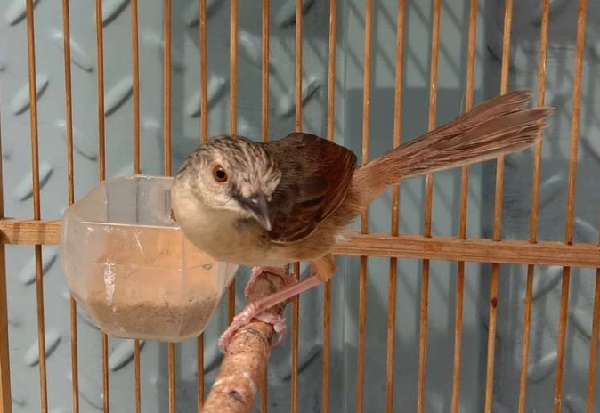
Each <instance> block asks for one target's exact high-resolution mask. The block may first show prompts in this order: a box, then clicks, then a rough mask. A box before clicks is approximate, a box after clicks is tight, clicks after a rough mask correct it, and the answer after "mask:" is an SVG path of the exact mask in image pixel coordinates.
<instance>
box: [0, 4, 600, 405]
mask: <svg viewBox="0 0 600 413" xmlns="http://www.w3.org/2000/svg"><path fill="white" fill-rule="evenodd" d="M173 3H174V4H173V13H172V16H173V21H172V86H173V95H172V99H173V100H172V102H173V107H172V115H173V122H172V123H173V130H172V137H173V165H174V167H177V166H178V165H179V164H180V163H181V162H182V161H183V159H184V157H185V156H187V154H188V153H189V151H191V150H192V149H193V148H194V147H195V146H196V145H197V144H198V142H199V123H200V106H199V90H200V89H199V73H200V70H199V55H200V53H199V41H198V5H197V2H196V1H188V0H185V1H183V0H182V1H176V2H173ZM207 3H208V14H209V19H208V42H207V44H208V50H207V53H208V70H209V74H208V89H209V90H208V96H209V101H210V107H209V133H210V134H211V135H213V134H219V133H224V132H228V131H229V79H230V73H229V15H230V14H229V13H230V10H229V2H227V1H219V0H209V1H208V2H207ZM339 3H340V4H339V5H338V51H337V85H336V88H337V94H336V140H337V141H338V142H340V143H343V144H346V145H348V146H349V147H350V148H352V149H353V150H355V151H356V152H360V145H361V138H362V136H361V126H362V124H361V118H362V93H363V92H362V70H363V69H362V68H363V48H364V46H363V41H364V29H363V27H364V7H365V6H364V2H363V1H359V0H350V1H344V2H339ZM396 3H397V2H395V1H392V0H385V1H384V0H381V1H377V2H375V6H374V7H375V8H374V17H375V19H374V32H373V62H372V82H373V83H372V87H373V90H372V95H371V107H372V113H371V124H370V132H371V147H370V153H371V156H372V157H376V156H378V155H380V154H382V153H383V152H384V151H385V150H387V149H389V148H390V147H391V145H392V122H393V121H392V119H393V85H394V70H395V69H394V64H395V39H396V10H397V4H396ZM480 3H481V4H480V14H479V17H478V28H477V35H478V41H477V55H476V70H475V74H476V79H475V93H476V95H475V98H476V101H479V100H482V99H484V98H486V97H489V96H493V95H496V94H497V93H498V89H499V83H500V82H499V57H501V44H502V28H503V8H504V2H503V1H501V0H487V1H482V2H480ZM551 3H552V10H551V18H550V36H549V49H548V92H547V103H548V104H549V105H552V106H555V107H556V109H557V113H556V116H555V118H554V120H553V121H552V122H551V125H550V128H549V130H548V132H547V133H548V139H546V142H549V143H548V144H546V145H545V146H544V152H543V164H542V187H541V188H542V189H541V200H540V239H545V240H562V237H563V232H564V215H565V205H566V184H567V166H568V151H569V140H570V125H571V106H572V101H571V100H572V98H571V95H572V81H573V67H574V63H573V62H574V43H575V38H576V15H577V5H576V3H577V2H573V1H570V2H569V1H564V0H563V1H558V0H557V1H553V2H551ZM35 4H36V7H35V20H36V56H37V78H36V79H37V81H36V86H37V99H38V128H39V140H40V180H41V183H42V195H41V204H42V216H43V217H44V218H58V217H59V216H60V214H61V212H62V210H63V209H64V207H65V206H66V204H67V175H66V149H65V120H64V119H65V115H64V98H65V95H64V76H63V69H64V68H63V66H62V64H63V59H62V40H63V39H62V19H61V4H60V1H59V0H37V1H35ZM442 7H443V11H442V23H441V30H442V36H441V49H440V66H439V76H438V79H439V83H438V110H437V123H438V124H440V123H443V122H445V121H448V120H450V119H452V118H453V117H455V116H456V115H458V114H459V113H460V111H461V110H462V108H463V107H464V90H465V74H466V62H467V58H466V50H467V31H466V28H467V26H468V13H469V9H468V8H469V6H468V1H467V0H446V1H444V2H443V6H442ZM589 7H590V10H589V17H588V30H587V41H588V43H587V45H588V47H587V49H586V56H585V60H584V72H585V74H584V87H583V102H584V104H583V105H582V118H581V141H580V143H581V145H580V160H579V170H578V174H579V175H578V187H577V202H576V217H577V219H576V229H575V236H576V240H580V241H588V242H594V241H596V239H597V237H598V232H597V228H598V214H597V211H598V206H599V205H600V195H598V190H597V183H596V180H595V177H597V176H598V175H599V173H600V140H599V139H598V136H599V128H600V123H599V118H598V113H599V112H600V111H599V110H598V109H599V107H598V105H599V99H600V93H599V92H598V87H597V85H596V84H597V82H598V79H599V76H598V73H600V71H599V70H598V69H599V67H598V61H599V59H600V34H599V33H598V29H597V25H595V24H594V23H593V22H597V21H600V20H599V18H600V7H599V5H598V4H596V3H595V2H592V1H590V2H589ZM139 9H140V15H139V17H140V33H139V35H140V68H141V74H140V77H141V124H142V137H141V140H142V171H143V172H144V173H150V174H160V173H162V165H163V163H162V156H163V154H162V139H163V125H162V122H163V115H164V114H163V106H162V87H163V72H162V70H163V69H162V62H163V61H162V58H163V57H162V52H163V49H164V42H163V21H162V13H163V9H164V8H163V5H162V2H161V1H159V0H145V1H143V2H142V1H140V5H139ZM408 12H409V14H408V16H407V19H406V23H407V26H406V42H407V43H406V45H407V46H406V47H407V48H406V63H405V64H406V66H405V77H404V85H403V86H404V103H405V104H404V110H403V119H404V121H403V130H402V135H403V140H407V139H409V138H410V137H414V136H417V135H419V134H420V133H422V132H423V131H424V130H425V129H426V127H427V107H428V87H429V86H428V85H429V70H430V69H429V62H430V43H431V26H432V6H431V2H424V1H417V0H412V1H410V2H409V6H408ZM24 13H25V1H24V0H12V1H5V2H2V3H1V4H0V16H1V19H0V93H1V96H2V99H1V101H0V109H1V113H2V125H1V126H2V136H3V146H4V153H3V157H4V160H3V161H4V168H5V170H4V188H5V193H6V215H7V216H21V217H22V216H31V215H32V199H31V196H32V188H31V175H30V169H31V165H30V162H31V161H30V139H29V116H28V110H29V101H28V89H27V53H26V50H27V36H26V22H25V20H24V17H25V14H24ZM540 15H541V10H540V7H538V2H537V1H533V0H527V1H519V2H515V14H514V16H515V20H514V25H513V37H512V39H513V40H512V48H511V52H512V59H511V75H510V88H515V87H531V88H534V89H535V88H536V86H537V84H536V82H537V60H538V55H537V53H538V50H537V45H538V38H539V16H540ZM239 16H240V22H239V28H240V31H239V56H240V59H239V102H238V114H239V120H238V128H239V130H238V132H239V133H240V134H243V135H247V136H248V137H251V138H253V139H258V138H259V136H260V131H261V125H260V108H261V102H260V79H261V74H260V59H261V53H262V51H261V39H260V36H261V25H262V22H261V9H260V7H259V2H240V11H239ZM271 16H272V24H271V66H270V69H271V75H270V96H269V104H270V125H269V134H270V136H271V138H272V139H277V138H279V137H282V136H284V135H285V134H287V133H289V132H290V131H292V130H293V128H294V65H295V49H294V47H295V46H294V42H295V38H294V36H295V31H294V19H295V6H294V2H293V1H292V0H286V1H281V2H272V6H271ZM102 18H103V24H104V26H103V27H104V69H105V89H104V98H105V119H106V145H107V150H106V153H107V158H106V160H107V175H108V176H113V175H117V174H126V173H131V172H132V171H133V163H132V159H133V158H132V156H133V138H132V133H133V114H132V109H133V104H132V99H131V93H132V87H133V86H132V85H133V78H132V59H131V42H130V41H129V39H130V18H131V16H130V8H129V2H128V1H127V0H106V1H104V2H103V16H102ZM328 18H329V4H328V2H324V1H314V0H307V1H305V18H304V67H303V72H304V82H303V85H304V90H303V98H304V129H306V130H308V131H310V132H313V133H318V134H320V135H325V132H326V119H327V117H326V114H327V106H326V100H327V96H326V84H327V83H326V82H327V39H328V37H327V36H328ZM125 39H126V40H127V41H125ZM70 44H71V55H72V62H71V64H72V85H73V111H74V112H73V116H74V141H75V171H76V172H75V188H76V196H77V197H79V196H81V195H83V194H84V193H85V192H87V191H88V190H89V189H91V188H92V187H94V186H95V184H96V182H97V179H98V146H97V139H98V119H97V103H96V101H97V89H96V76H97V70H96V67H97V62H96V48H95V47H96V46H95V45H96V42H95V27H94V4H93V1H72V2H71V39H70ZM531 157H532V152H526V153H523V154H519V155H516V156H511V157H509V158H507V167H506V183H505V202H504V211H505V212H504V216H503V236H504V237H509V238H523V239H526V238H527V237H528V235H529V216H528V214H529V212H530V211H529V205H530V192H531ZM470 172H471V174H470V181H469V200H468V202H469V209H468V211H469V214H468V226H467V235H468V236H490V235H491V231H492V228H491V223H492V222H493V221H492V219H491V218H492V215H491V214H492V211H493V206H492V205H493V201H494V200H493V197H494V176H495V169H494V166H493V163H488V164H486V165H484V166H481V165H477V166H474V167H472V168H471V169H470ZM459 193H460V174H459V171H449V172H445V173H440V174H437V175H436V177H435V195H434V211H433V232H434V233H435V234H438V235H455V234H457V228H458V204H459ZM482 195H483V196H482ZM401 199H402V207H401V210H402V211H401V217H402V219H401V231H403V232H419V233H420V232H421V231H422V229H423V211H422V205H423V201H424V180H423V179H420V178H419V179H413V180H411V181H409V182H407V183H406V184H404V185H403V187H402V193H401ZM390 222H391V218H390V196H389V194H387V195H386V196H385V197H384V198H382V199H381V200H378V201H376V202H375V203H374V204H373V206H372V208H371V209H370V223H369V225H370V230H371V231H381V232H387V231H389V227H390ZM7 251H8V253H7V265H8V288H9V323H10V344H11V349H10V351H11V353H10V354H11V363H12V379H13V393H14V394H13V401H14V404H13V407H14V411H15V412H18V413H20V412H24V413H25V412H34V411H39V403H40V401H39V393H38V391H37V386H38V385H37V383H38V378H37V375H38V369H37V363H38V354H37V346H36V319H35V312H34V311H33V308H34V305H35V287H34V286H35V283H34V281H35V268H34V259H33V249H32V248H29V247H15V246H9V247H8V248H7ZM57 258H58V251H57V249H56V248H55V247H44V252H43V263H44V270H45V300H46V331H47V332H46V348H47V354H46V355H47V360H48V377H49V380H48V394H49V407H50V411H51V412H54V413H58V412H69V411H71V382H70V379H71V378H70V375H69V372H70V348H69V323H68V293H67V289H66V285H65V283H64V281H63V278H62V274H61V273H60V268H59V265H58V259H57ZM342 264H343V265H342V266H341V270H340V274H339V275H338V276H337V277H335V278H334V279H333V301H332V353H331V356H332V363H331V367H332V376H331V378H332V386H331V397H330V398H331V400H332V407H335V410H336V411H352V410H353V409H354V404H355V399H356V388H355V386H356V380H355V376H354V374H355V373H354V372H355V365H356V342H357V337H358V331H357V325H358V304H357V302H358V300H357V297H358V261H357V260H356V259H346V260H344V262H343V263H342ZM501 268H502V270H501V271H502V273H501V277H500V297H499V318H498V321H499V324H498V332H497V339H496V345H497V352H496V367H495V385H494V392H495V393H494V400H495V404H494V409H495V412H497V413H502V412H508V411H514V410H515V409H516V405H517V400H518V374H519V368H520V354H521V353H520V349H521V347H520V346H521V338H520V336H521V330H522V319H523V317H522V314H523V297H524V291H525V275H526V274H525V270H526V269H525V268H524V267H522V266H508V265H506V266H502V267H501ZM387 273H388V260H387V259H380V258H372V259H370V260H369V286H368V297H367V303H368V305H367V317H368V320H369V322H368V325H367V340H366V345H367V354H366V377H367V379H366V380H365V400H368V405H369V410H370V411H381V410H382V409H383V408H384V403H385V398H384V394H385V380H384V379H385V357H384V354H385V335H386V317H387V276H386V275H387ZM420 274H421V264H420V262H419V261H417V260H402V261H401V262H400V264H399V281H398V296H397V298H398V300H397V303H396V311H397V321H396V322H397V331H396V334H397V338H396V344H397V350H396V396H395V403H396V406H401V407H402V409H403V410H407V411H411V410H414V409H415V408H416V400H417V369H418V365H417V354H418V323H419V315H418V314H419V313H418V306H419V292H420ZM455 274H456V265H455V264H454V263H441V262H436V263H432V268H431V283H430V293H429V303H430V304H429V329H428V335H429V338H428V341H429V351H428V356H427V387H426V392H427V396H426V400H427V402H426V408H425V409H426V411H427V412H444V411H447V409H448V407H449V405H450V396H451V390H452V386H451V382H452V355H453V341H454V306H455V283H456V275H455ZM561 275H562V269H561V268H554V267H548V268H546V267H541V268H538V269H537V272H536V279H535V288H534V302H533V316H532V318H533V324H532V336H531V346H532V347H531V349H532V350H531V364H530V367H529V373H528V374H529V387H528V388H529V397H528V409H527V411H531V412H544V411H549V410H550V408H551V405H552V397H549V394H552V391H553V386H554V367H555V358H556V353H555V350H556V341H557V339H556V334H557V333H556V331H557V320H558V308H559V302H560V282H561ZM246 276H247V274H245V273H242V274H240V280H241V282H239V283H238V287H239V291H238V297H239V298H240V299H241V298H242V294H241V292H242V291H241V288H242V287H243V283H244V280H245V277H246ZM488 278H489V268H488V267H487V266H480V265H475V264H468V265H467V273H466V282H465V302H464V337H463V367H462V372H461V393H460V399H461V411H465V412H471V411H480V410H481V408H482V405H483V389H484V384H485V357H486V340H487V324H486V323H487V320H488V316H487V301H488V297H489V294H488V293H489V280H488ZM592 285H593V279H592V271H591V270H577V271H576V272H575V275H574V276H573V278H572V290H571V300H570V313H569V327H568V331H567V334H568V339H567V357H566V365H567V369H566V379H565V403H564V404H565V407H566V409H568V411H571V412H573V413H579V412H583V411H584V406H585V405H584V404H583V402H584V401H585V389H586V383H587V357H588V354H589V351H588V348H589V342H590V334H591V333H590V326H591V305H592V303H593V296H592V293H591V291H592V288H591V286H592ZM321 308H322V293H321V291H320V290H317V291H311V292H309V293H307V294H305V295H303V296H302V299H301V306H300V325H301V331H300V357H299V358H300V361H299V364H300V366H301V368H300V371H299V377H300V380H299V403H300V406H299V411H302V412H311V411H315V412H316V411H319V409H320V389H321V383H320V377H321V321H315V320H321V317H322V310H321ZM225 310H226V300H224V303H223V305H222V308H221V311H220V312H218V313H217V315H216V317H215V320H214V321H213V322H212V324H211V326H210V327H209V329H208V330H207V332H206V343H205V348H206V354H205V361H206V371H207V377H206V379H207V386H209V385H210V384H211V381H212V379H213V378H214V374H215V368H216V367H217V366H218V363H217V362H218V361H219V355H218V352H217V351H216V346H215V341H216V338H217V337H218V335H219V333H220V332H221V331H223V329H224V328H225V326H226V311H225ZM237 310H238V311H239V310H241V308H240V306H239V305H238V309H237ZM287 318H288V320H291V313H290V312H289V309H288V316H287ZM109 346H110V360H109V364H110V369H111V372H110V401H111V409H112V411H114V412H117V413H119V412H128V411H132V410H133V406H134V399H133V397H134V394H133V383H134V381H133V380H134V379H133V369H132V363H131V361H132V357H133V343H132V341H130V340H120V339H112V338H111V339H110V343H109ZM289 360H290V344H289V340H287V341H286V344H285V345H284V346H282V348H279V349H277V350H276V351H275V352H274V354H273V357H272V362H271V364H270V366H269V372H268V374H269V411H271V412H283V411H288V410H289V395H290V393H289V384H290V377H291V371H290V367H289V366H290V362H289ZM195 364H196V354H195V342H193V341H190V342H186V343H183V344H182V345H179V346H177V383H178V393H177V409H178V411H191V410H192V409H194V408H195V403H196V402H195V400H196V395H195V389H196V374H197V372H196V371H195V369H194V367H192V366H195ZM79 369H80V377H79V386H80V400H81V411H82V412H96V411H101V408H102V372H101V361H100V332H99V331H98V330H97V329H96V328H95V327H94V326H93V325H92V324H91V323H90V322H89V320H87V318H86V317H85V315H84V314H83V313H80V315H79ZM142 399H143V401H142V403H143V404H142V406H143V410H144V411H145V412H161V411H166V409H167V388H166V347H165V346H164V345H159V344H157V343H151V342H147V343H144V346H143V349H142ZM342 406H343V407H342Z"/></svg>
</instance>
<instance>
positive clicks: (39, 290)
mask: <svg viewBox="0 0 600 413" xmlns="http://www.w3.org/2000/svg"><path fill="white" fill-rule="evenodd" d="M26 15H27V66H28V85H29V126H30V130H31V173H32V178H33V219H34V220H40V219H41V205H40V165H39V147H38V120H37V101H36V60H35V22H34V17H33V1H32V0H27V3H26ZM43 276H44V274H43V268H42V246H41V245H36V246H35V296H36V309H37V339H38V354H39V371H40V402H41V410H42V412H43V413H46V412H47V411H48V388H47V375H46V351H45V349H46V328H45V316H44V310H45V308H44V278H43Z"/></svg>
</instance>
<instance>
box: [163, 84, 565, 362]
mask: <svg viewBox="0 0 600 413" xmlns="http://www.w3.org/2000/svg"><path fill="white" fill-rule="evenodd" d="M530 99H531V92H530V91H529V90H515V91H511V92H507V93H505V94H502V95H499V96H497V97H495V98H492V99H489V100H486V101H484V102H482V103H480V104H478V105H476V106H474V107H473V108H471V109H470V110H468V111H466V112H464V113H462V114H461V115H460V116H457V117H456V118H455V119H454V120H453V121H450V122H448V123H446V124H444V125H442V126H439V127H437V128H435V129H433V130H431V131H429V132H427V133H425V134H423V135H421V136H419V137H417V138H416V139H413V140H410V141H409V142H406V143H403V144H401V145H398V146H397V147H395V148H393V149H391V150H390V151H388V152H387V153H385V154H384V155H383V156H381V157H379V158H376V159H373V160H371V161H370V162H367V163H365V164H363V165H358V163H357V157H356V155H355V154H354V153H353V152H352V151H351V150H350V149H348V148H346V147H344V146H342V145H339V144H336V143H335V142H333V141H330V140H327V139H324V138H321V137H319V136H317V135H315V134H312V133H305V132H294V133H290V134H288V135H287V136H285V137H284V138H282V139H279V140H272V141H268V142H256V141H253V140H251V139H249V138H247V137H244V136H241V135H217V136H214V137H212V138H211V139H209V140H208V141H207V142H206V143H205V144H203V145H201V146H200V147H199V148H197V149H196V150H194V151H193V152H192V153H191V154H190V156H189V157H188V158H187V159H186V160H185V161H184V162H183V163H182V165H181V167H180V169H179V171H178V172H177V173H176V174H175V176H174V180H173V186H172V188H171V209H172V217H173V218H174V220H175V222H176V224H177V225H178V226H179V227H180V229H181V231H182V233H183V236H184V237H185V238H186V239H188V240H189V241H190V242H191V243H192V244H193V245H194V246H195V247H197V248H198V249H200V250H202V251H203V252H204V253H206V254H208V255H209V256H211V257H212V258H213V259H215V260H217V261H222V262H229V263H235V264H238V265H242V266H253V267H255V268H254V271H253V273H252V276H251V278H250V281H249V282H248V286H250V285H251V284H252V283H253V281H254V280H256V278H257V276H258V274H260V273H261V272H263V271H269V272H271V273H273V274H275V275H279V276H281V277H282V278H284V279H286V280H288V281H289V283H287V284H286V287H285V288H284V289H282V290H280V291H278V292H276V293H274V294H272V295H270V296H267V297H265V298H263V299H261V300H258V301H256V302H255V303H252V304H249V305H247V306H246V307H245V308H244V310H243V311H242V312H240V313H239V314H237V315H236V316H235V317H234V319H233V321H232V323H231V325H230V326H229V328H228V329H227V330H225V332H224V333H223V334H222V335H221V337H220V338H219V341H218V345H219V347H220V349H221V351H223V352H226V350H227V344H228V342H229V340H230V339H231V338H232V337H233V335H234V334H235V332H236V331H238V330H239V329H240V328H241V327H243V326H244V325H246V324H247V323H249V322H250V321H252V320H253V319H257V320H262V321H265V322H268V323H271V324H272V325H273V327H274V329H275V331H276V332H278V333H282V332H283V331H284V329H285V321H284V320H283V319H281V318H279V317H275V316H269V315H267V314H268V313H265V310H267V309H269V308H270V307H272V306H274V305H276V304H279V303H282V302H286V301H288V300H289V299H291V298H293V297H295V296H296V295H298V294H301V293H302V292H304V291H306V290H308V289H310V288H313V287H316V286H318V285H319V284H321V283H322V282H325V281H327V280H329V279H330V278H331V277H332V276H333V275H334V274H335V272H336V269H337V267H336V261H335V258H334V256H333V254H332V250H333V249H334V248H335V246H336V244H337V243H338V241H339V240H340V239H341V238H343V237H344V234H345V231H347V228H348V226H349V225H350V224H351V223H352V221H353V220H354V219H355V218H357V217H358V216H360V215H361V213H362V212H363V211H365V210H366V208H367V207H368V205H369V203H370V202H371V201H373V200H375V199H376V198H378V197H380V196H381V195H383V193H384V191H385V190H386V188H388V187H390V186H393V185H397V184H399V183H400V182H401V181H403V180H405V179H407V178H411V177H414V176H417V175H422V174H431V173H434V172H438V171H441V170H445V169H448V168H452V167H458V166H464V165H470V164H473V163H476V162H481V161H485V160H490V159H494V158H498V157H500V156H504V155H506V154H509V153H512V152H517V151H521V150H524V149H526V148H528V147H530V146H532V145H534V144H535V143H537V142H539V141H540V139H541V137H542V135H543V131H544V130H545V128H546V127H547V120H548V118H549V117H550V116H551V115H552V113H553V108H551V107H533V108H530V107H528V104H529V101H530ZM295 262H307V263H309V264H310V265H311V273H310V275H309V276H307V277H306V278H304V279H302V280H299V281H297V280H296V279H295V277H293V276H291V275H290V274H289V265H290V264H292V263H295ZM247 288H248V287H247ZM280 335H281V334H280Z"/></svg>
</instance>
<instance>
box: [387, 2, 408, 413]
mask: <svg viewBox="0 0 600 413" xmlns="http://www.w3.org/2000/svg"><path fill="white" fill-rule="evenodd" d="M405 21H406V0H398V22H397V28H396V80H395V83H394V138H393V139H394V142H393V145H394V147H397V146H399V145H400V143H401V136H402V135H401V131H402V79H403V75H404V24H405ZM399 213H400V185H396V186H394V188H393V189H392V236H398V232H399V224H400V223H399V218H400V217H399ZM397 269H398V259H397V258H396V257H392V258H390V271H389V287H388V320H387V354H386V376H385V411H386V412H387V413H393V411H394V350H395V349H394V346H395V344H394V338H395V333H396V281H397V277H396V272H397Z"/></svg>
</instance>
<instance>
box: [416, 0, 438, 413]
mask: <svg viewBox="0 0 600 413" xmlns="http://www.w3.org/2000/svg"><path fill="white" fill-rule="evenodd" d="M441 10H442V0H435V1H434V3H433V34H432V39H431V61H430V68H431V74H430V79H429V122H428V130H429V131H431V130H433V129H434V128H435V114H436V110H437V81H438V79H437V78H438V65H439V51H440V48H439V43H440V26H441ZM432 214H433V175H432V174H427V175H426V176H425V229H424V234H423V236H424V237H425V238H430V237H431V224H432ZM429 265H430V261H429V260H423V273H422V279H421V306H420V311H419V372H418V383H417V392H418V394H417V411H418V412H419V413H424V411H425V372H426V369H425V365H426V362H427V321H428V320H427V313H428V311H427V307H428V303H429Z"/></svg>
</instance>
